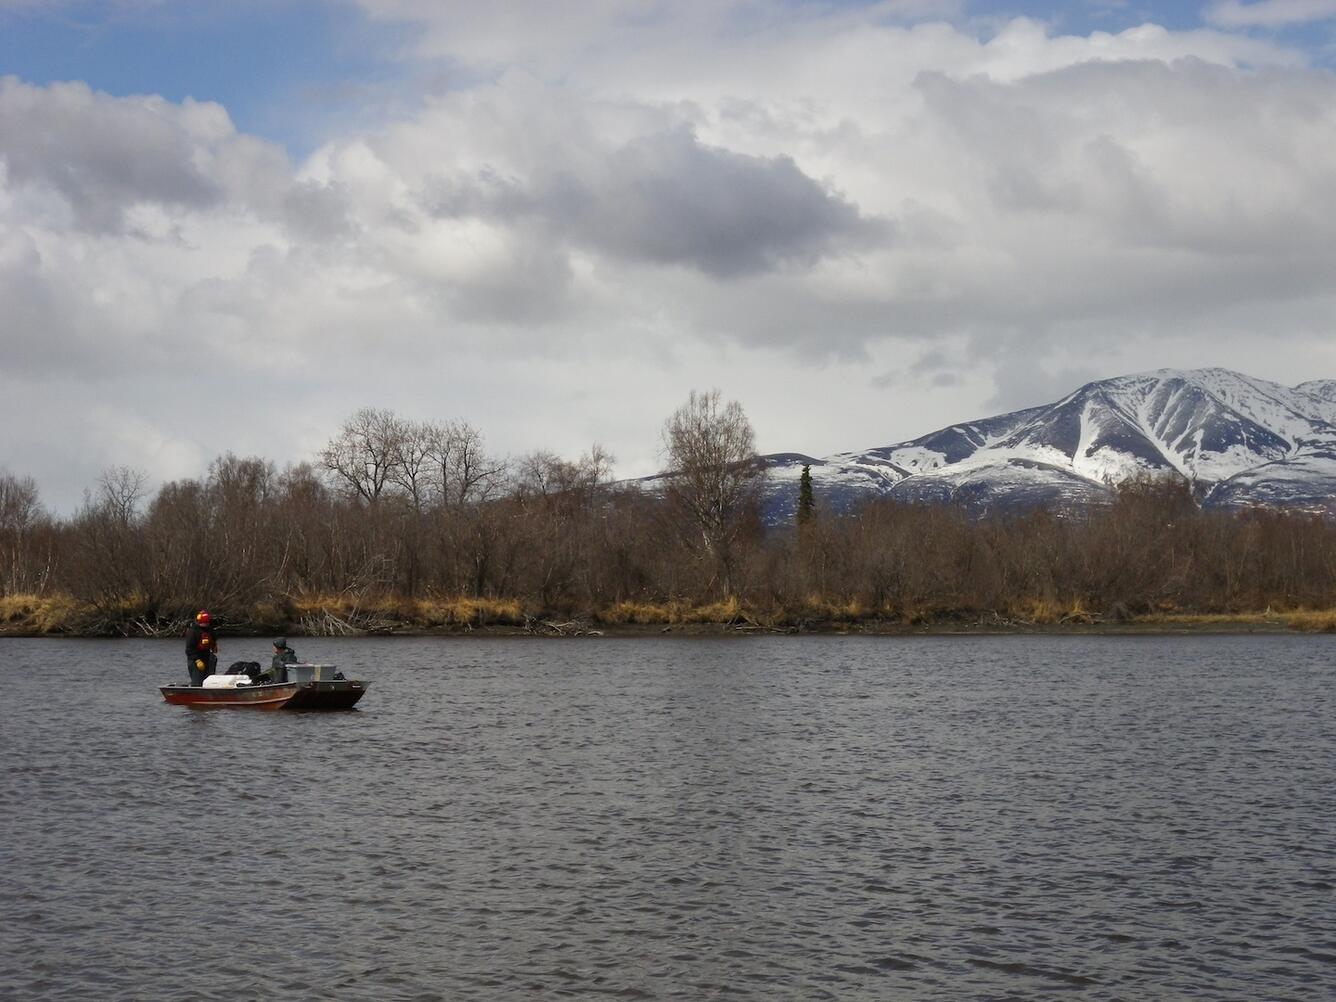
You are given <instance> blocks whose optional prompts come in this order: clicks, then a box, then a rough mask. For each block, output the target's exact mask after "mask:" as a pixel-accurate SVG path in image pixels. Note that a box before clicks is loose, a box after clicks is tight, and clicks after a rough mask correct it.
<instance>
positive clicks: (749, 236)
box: [424, 126, 890, 279]
mask: <svg viewBox="0 0 1336 1002" xmlns="http://www.w3.org/2000/svg"><path fill="white" fill-rule="evenodd" d="M424 202H425V204H426V205H427V206H428V208H429V209H430V210H431V211H432V212H434V213H436V214H438V215H445V216H464V215H486V216H487V217H489V218H492V219H497V220H501V221H506V220H508V219H525V218H527V219H530V220H536V221H538V222H540V223H541V224H542V225H543V226H545V227H546V229H547V230H548V232H549V235H550V236H553V237H555V238H557V239H564V240H567V241H570V242H572V243H575V244H577V245H579V246H582V247H586V248H590V249H593V250H596V251H597V252H599V253H601V254H605V255H608V256H611V257H614V258H618V259H622V260H629V261H641V262H647V263H652V264H659V265H681V266H684V267H689V268H694V269H696V270H698V271H701V272H703V273H705V274H707V275H710V276H712V277H714V278H717V279H729V278H733V277H737V276H741V275H750V274H756V273H759V272H763V271H769V270H772V269H775V268H779V267H783V266H785V265H790V264H792V265H798V266H804V265H811V264H812V263H814V262H815V261H817V260H819V259H820V258H822V257H824V256H826V255H828V254H838V253H842V252H844V251H847V250H853V249H858V248H864V247H868V246H872V245H873V244H874V243H875V242H877V241H879V240H883V239H885V238H886V237H887V236H888V235H889V234H890V227H889V225H888V224H886V223H884V222H882V221H880V220H873V219H868V218H866V217H864V216H862V215H861V214H860V213H859V211H858V209H857V207H856V206H854V205H852V204H850V203H849V202H847V201H845V200H844V199H843V198H841V197H840V196H839V195H837V194H835V193H833V192H831V191H829V190H828V189H827V188H825V187H824V186H822V185H821V184H819V183H817V182H816V181H815V180H813V179H812V178H810V177H808V176H807V175H806V174H804V173H803V172H802V170H800V169H799V167H798V166H797V164H796V163H794V161H793V160H792V159H791V158H789V157H783V156H781V157H758V156H750V155H746V154H740V153H735V152H732V151H730V150H726V149H720V148H717V147H711V146H707V145H704V144H702V143H701V142H700V140H699V139H698V138H697V137H696V135H695V134H694V133H693V131H692V130H691V129H690V128H688V127H686V126H680V127H678V128H674V129H671V130H668V131H663V132H658V133H654V134H651V135H647V136H643V137H640V138H637V139H634V140H632V141H631V142H629V143H627V144H625V145H623V146H621V147H620V148H617V149H615V150H612V151H610V152H609V153H608V154H607V155H606V156H604V157H602V158H601V160H600V161H598V162H596V163H592V164H590V163H586V164H582V165H576V164H573V163H572V164H557V165H552V166H551V168H550V169H549V170H547V171H546V172H544V173H543V175H542V176H540V177H538V178H536V179H535V180H534V181H533V182H531V184H530V185H528V186H526V185H525V184H524V183H523V182H520V181H518V180H515V179H511V178H505V177H502V176H501V175H499V174H497V173H496V172H494V171H490V170H483V171H480V172H478V174H477V175H476V176H475V177H473V178H459V177H455V178H448V179H437V180H436V181H435V182H434V183H433V184H432V185H431V186H429V189H428V193H427V194H426V195H425V196H424Z"/></svg>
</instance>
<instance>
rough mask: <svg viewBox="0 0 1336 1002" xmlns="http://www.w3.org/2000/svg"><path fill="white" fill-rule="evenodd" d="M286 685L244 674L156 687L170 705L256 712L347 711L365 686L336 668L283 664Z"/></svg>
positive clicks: (364, 691)
mask: <svg viewBox="0 0 1336 1002" xmlns="http://www.w3.org/2000/svg"><path fill="white" fill-rule="evenodd" d="M286 667H287V675H288V678H287V681H286V682H267V683H263V684H256V683H254V682H252V681H251V679H250V677H249V676H247V675H240V674H237V675H209V676H208V677H207V678H205V679H204V684H203V685H164V686H159V691H160V692H161V693H162V698H163V699H165V700H166V701H167V702H169V703H171V704H173V705H174V706H196V707H204V708H215V707H226V706H248V707H251V708H253V709H257V710H279V709H285V710H351V709H352V708H353V707H354V706H355V705H357V701H358V700H359V699H361V698H362V697H363V696H365V695H366V686H367V683H365V682H363V681H361V680H360V679H355V678H344V677H343V673H342V672H341V671H339V669H338V666H337V665H316V664H290V665H287V666H286Z"/></svg>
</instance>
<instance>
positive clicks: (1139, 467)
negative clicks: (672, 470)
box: [647, 369, 1336, 522]
mask: <svg viewBox="0 0 1336 1002" xmlns="http://www.w3.org/2000/svg"><path fill="white" fill-rule="evenodd" d="M763 461H764V462H765V464H766V467H767V471H768V477H767V486H766V511H767V516H768V518H769V520H771V521H775V522H778V521H782V520H784V519H787V518H789V517H791V516H792V514H793V510H794V507H795V505H796V502H797V496H798V478H799V476H800V475H801V472H802V467H803V464H804V463H807V464H810V465H811V467H812V479H813V483H814V485H815V488H816V492H817V498H818V504H819V505H821V506H823V507H825V508H827V509H831V510H841V509H845V508H848V507H849V506H851V505H853V504H857V503H859V502H862V501H865V500H867V499H869V498H872V497H889V498H894V499H898V500H902V501H912V502H942V503H951V504H957V505H962V506H964V507H967V508H968V509H970V510H972V511H974V512H976V513H978V514H989V513H1002V512H1012V511H1021V510H1025V509H1029V508H1034V507H1037V506H1046V507H1050V508H1054V509H1071V508H1074V507H1080V506H1085V505H1089V504H1097V503H1102V502H1103V501H1105V500H1107V498H1108V497H1109V485H1110V484H1113V483H1116V482H1118V481H1120V480H1124V479H1126V478H1128V477H1130V476H1133V475H1136V474H1138V473H1170V472H1173V473H1178V474H1181V475H1182V476H1184V477H1186V478H1188V479H1189V480H1191V481H1193V483H1194V484H1195V485H1196V488H1197V491H1198V494H1199V496H1200V497H1202V499H1203V505H1204V506H1206V507H1242V506H1248V505H1258V504H1263V505H1272V506H1277V507H1285V508H1297V509H1303V510H1309V511H1314V512H1326V513H1333V512H1336V380H1329V379H1327V380H1314V381H1312V382H1307V383H1302V384H1300V385H1299V386H1295V387H1289V386H1282V385H1280V384H1278V383H1271V382H1267V381H1266V380H1262V379H1254V378H1252V377H1250V376H1245V375H1243V374H1241V373H1237V372H1231V371H1229V370H1226V369H1193V370H1176V369H1160V370H1158V371H1155V372H1149V373H1143V374H1140V375H1132V376H1119V377H1117V378H1114V379H1105V380H1100V381H1098V382H1094V383H1087V384H1086V385H1085V386H1082V387H1081V388H1080V389H1078V390H1076V391H1075V392H1073V393H1071V394H1069V395H1067V396H1066V397H1063V398H1062V399H1061V400H1059V401H1057V402H1056V403H1053V404H1049V405H1047V406H1042V407H1032V408H1029V409H1026V410H1021V411H1015V412H1013V413H1010V414H1003V415H999V416H997V417H989V418H984V419H981V420H976V421H970V422H966V423H963V424H956V425H952V426H951V427H949V428H943V429H942V430H940V431H935V432H933V433H932V434H929V435H925V436H923V437H922V438H917V439H914V440H912V441H908V442H900V443H897V444H894V445H886V446H880V447H877V448H873V449H867V450H864V451H861V452H843V453H836V454H835V455H832V456H826V457H824V458H814V457H808V456H803V455H799V454H795V453H776V454H773V455H769V456H765V457H763ZM656 479H657V478H650V479H649V481H647V483H648V484H652V483H653V482H654V481H655V480H656Z"/></svg>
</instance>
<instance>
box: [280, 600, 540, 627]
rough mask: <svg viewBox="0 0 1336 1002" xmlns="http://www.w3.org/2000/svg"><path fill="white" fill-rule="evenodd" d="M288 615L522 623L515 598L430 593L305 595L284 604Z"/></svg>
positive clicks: (296, 618)
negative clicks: (416, 595) (411, 595)
mask: <svg viewBox="0 0 1336 1002" xmlns="http://www.w3.org/2000/svg"><path fill="white" fill-rule="evenodd" d="M287 614H288V618H289V619H290V620H292V621H293V622H298V623H300V622H304V621H310V620H312V619H319V618H323V617H335V618H337V619H338V620H340V621H343V622H346V623H350V624H354V625H357V624H361V625H373V626H375V625H400V624H403V625H410V626H416V627H421V628H430V627H440V626H515V625H518V624H521V623H523V622H524V609H523V607H522V606H521V604H520V602H519V600H518V599H513V598H506V599H497V598H472V597H465V596H430V597H427V598H416V599H409V598H398V597H395V596H381V597H377V598H366V597H357V596H349V595H304V596H300V597H297V598H293V599H290V600H289V601H288V603H287Z"/></svg>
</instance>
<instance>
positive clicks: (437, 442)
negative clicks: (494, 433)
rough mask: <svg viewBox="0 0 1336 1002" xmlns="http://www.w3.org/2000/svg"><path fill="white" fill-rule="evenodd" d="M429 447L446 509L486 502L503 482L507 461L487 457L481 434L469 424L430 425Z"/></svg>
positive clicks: (435, 476)
mask: <svg viewBox="0 0 1336 1002" xmlns="http://www.w3.org/2000/svg"><path fill="white" fill-rule="evenodd" d="M427 448H428V457H429V459H430V461H431V463H432V476H433V477H434V478H435V481H436V490H437V492H438V493H439V495H440V499H441V503H442V504H443V505H445V506H446V507H452V506H453V507H461V506H463V505H466V504H471V503H473V502H475V501H486V500H488V499H489V498H490V497H492V496H493V495H494V494H496V493H497V491H499V489H500V488H501V486H502V484H503V482H504V479H505V474H506V463H505V461H504V460H501V459H498V458H496V457H494V456H489V455H487V452H486V450H485V449H484V447H483V438H482V433H481V432H480V431H478V429H476V428H474V427H473V426H472V425H470V424H467V423H465V422H463V421H452V422H450V423H449V424H444V425H433V426H431V427H430V429H429V438H428V446H427Z"/></svg>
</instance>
